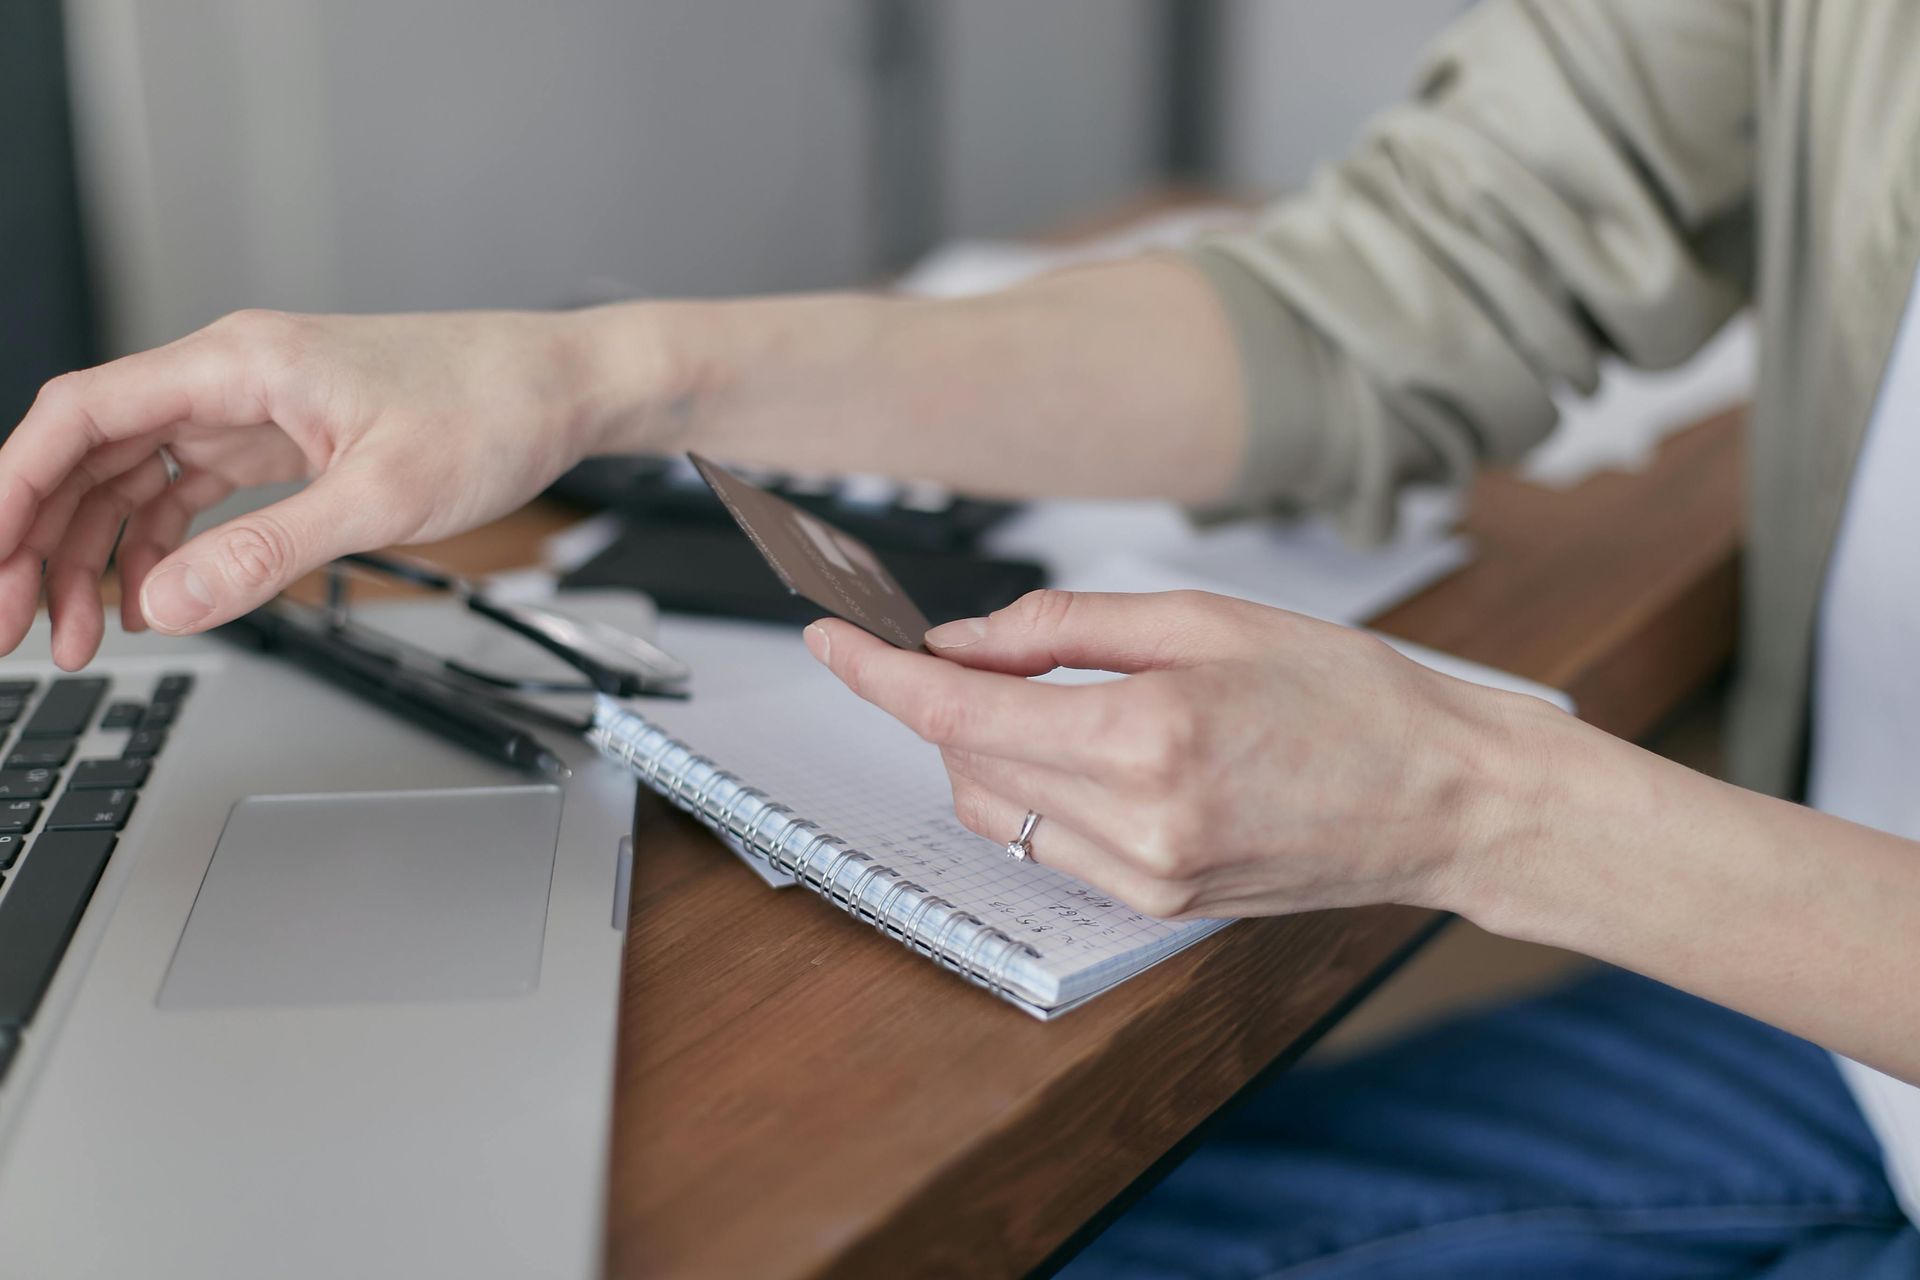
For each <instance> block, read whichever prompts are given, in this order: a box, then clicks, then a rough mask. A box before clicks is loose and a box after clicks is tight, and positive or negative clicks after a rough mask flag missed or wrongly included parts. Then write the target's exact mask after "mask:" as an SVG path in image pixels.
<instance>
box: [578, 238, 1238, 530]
mask: <svg viewBox="0 0 1920 1280" xmlns="http://www.w3.org/2000/svg"><path fill="white" fill-rule="evenodd" d="M580 324H581V330H580V332H581V333H582V334H583V340H584V342H585V344H586V350H587V351H588V353H589V354H588V356H587V357H586V361H585V367H586V369H587V371H588V372H587V375H586V381H587V384H588V385H589V386H590V387H591V388H592V389H593V390H592V391H591V393H590V397H589V398H590V404H589V407H588V413H589V415H590V416H591V418H592V422H591V424H590V427H589V429H588V431H587V438H589V439H591V440H593V441H594V442H595V447H596V448H597V449H600V450H604V451H635V452H640V451H646V452H668V451H674V450H679V449H688V448H692V449H698V450H703V451H710V452H712V453H715V454H717V455H720V456H721V457H725V458H734V459H739V460H742V461H751V462H757V463H762V464H765V465H770V466H776V467H782V468H791V469H796V470H820V471H872V472H879V473H882V474H888V475H893V476H898V477H902V478H909V479H921V480H929V481H933V482H936V483H939V484H943V485H947V486H949V487H952V488H955V489H958V490H962V491H964V492H968V493H974V494H981V495H988V496H998V497H1012V498H1019V497H1034V496H1040V495H1081V496H1103V497H1163V498H1172V499H1175V500H1178V501H1183V502H1191V503H1206V502H1209V501H1213V500H1217V499H1218V498H1220V497H1221V496H1222V495H1223V494H1225V493H1226V492H1227V491H1228V489H1229V488H1230V486H1231V484H1232V482H1233V480H1234V478H1235V475H1236V473H1237V470H1238V467H1239V465H1240V459H1241V454H1242V452H1243V449H1244V433H1245V425H1244V418H1245V413H1244V408H1243V404H1242V400H1243V394H1242V389H1241V377H1240V369H1239V361H1238V356H1237V353H1236V351H1235V348H1234V339H1233V336H1232V334H1231V332H1230V330H1229V328H1228V326H1227V324H1226V321H1225V319H1224V317H1223V315H1222V314H1221V311H1220V308H1219V304H1218V302H1217V301H1216V300H1215V298H1214V296H1213V292H1212V290H1211V288H1210V287H1209V286H1208V285H1207V283H1206V281H1205V280H1204V279H1203V278H1201V277H1200V276H1199V275H1198V274H1197V273H1196V272H1193V271H1192V270H1191V269H1190V268H1188V267H1186V266H1184V265H1182V264H1180V263H1178V262H1175V261H1171V260H1164V259H1145V260H1140V261H1136V262H1130V263H1123V264H1117V265H1113V266H1104V267H1095V268H1086V269H1081V270H1076V271H1070V272H1065V273H1062V274H1060V275H1056V276H1051V277H1047V278H1044V279H1042V280H1038V281H1035V282H1033V283H1031V284H1028V285H1024V286H1021V287H1018V288H1015V289H1010V290H1006V291H1004V292H1000V293H996V294H990V295H986V296H984V297H979V298H970V299H961V300H952V301H929V300H923V299H911V298H893V297H885V296H877V295H865V294H824V295H806V296H798V297H785V298H764V299H751V300H746V301H736V302H713V303H705V302H675V303H638V304H633V305H629V306H620V307H609V308H602V309H599V310H596V311H592V312H584V313H580ZM663 389H664V390H663Z"/></svg>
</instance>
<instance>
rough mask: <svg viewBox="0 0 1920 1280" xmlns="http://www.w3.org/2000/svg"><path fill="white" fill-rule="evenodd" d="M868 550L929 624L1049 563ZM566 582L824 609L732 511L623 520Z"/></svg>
mask: <svg viewBox="0 0 1920 1280" xmlns="http://www.w3.org/2000/svg"><path fill="white" fill-rule="evenodd" d="M716 501H717V500H716ZM722 514H723V516H724V514H725V512H724V509H722ZM875 551H876V553H877V554H878V555H879V557H880V559H881V560H882V561H883V562H884V563H885V564H886V566H887V568H888V569H889V570H890V571H891V572H892V574H893V576H894V577H895V578H897V579H898V580H899V583H900V585H901V587H902V588H904V589H905V591H906V592H907V594H909V595H910V596H911V597H912V598H913V600H914V601H915V602H916V603H917V604H918V605H919V606H920V608H921V610H922V611H923V612H924V613H925V614H926V615H927V617H928V619H929V620H931V621H932V622H934V623H936V624H937V623H941V622H950V621H952V620H953V619H955V618H970V617H978V616H980V615H982V614H986V613H991V612H992V611H993V610H995V609H998V608H1000V607H1001V606H1003V605H1007V604H1010V603H1012V602H1013V601H1015V600H1017V599H1019V598H1020V597H1021V596H1023V595H1025V594H1026V593H1027V592H1029V591H1031V590H1033V589H1034V588H1035V587H1040V586H1044V585H1045V583H1046V571H1045V570H1044V569H1042V568H1041V566H1039V565H1038V564H1034V563H1033V562H1031V561H1027V560H994V559H986V558H983V557H979V556H971V555H954V554H952V553H929V552H924V551H901V550H897V549H895V550H889V549H886V548H875ZM565 585H566V586H568V587H625V588H628V589H630V590H634V591H644V592H645V593H646V594H648V595H649V596H652V597H653V599H654V602H655V603H656V604H658V605H659V606H660V607H661V608H662V609H665V610H667V611H669V612H675V613H695V614H710V615H718V616H721V617H729V618H754V619H761V620H765V621H770V622H792V623H796V624H803V623H808V622H812V621H813V620H815V619H816V618H818V617H820V615H821V614H822V613H823V612H824V611H823V610H822V609H821V608H820V606H819V605H816V604H813V603H811V602H810V601H808V600H806V599H805V598H803V597H801V596H797V595H794V594H793V593H792V592H791V591H789V590H788V589H787V586H786V584H785V583H783V582H781V581H780V579H779V577H778V576H776V575H775V573H774V571H773V570H772V569H771V568H769V567H768V565H767V562H766V561H765V560H764V559H762V558H761V555H760V552H759V551H757V550H756V549H755V548H754V545H753V543H752V542H750V541H748V539H747V538H746V537H744V536H743V535H742V534H741V532H740V530H739V528H738V527H737V526H735V525H734V523H733V521H732V519H731V518H730V517H729V518H727V520H726V523H725V524H715V525H707V524H653V523H646V522H635V523H633V524H630V525H629V526H628V527H627V529H626V531H625V532H623V533H622V534H621V535H620V537H619V538H618V539H616V540H615V541H614V542H613V543H612V544H611V545H610V546H608V547H607V548H606V549H605V550H604V551H602V552H601V553H600V554H599V555H597V556H595V557H594V558H593V559H592V560H590V561H588V562H587V563H586V564H584V565H582V566H581V567H580V568H578V569H576V570H575V571H574V572H573V573H571V574H569V575H568V576H567V578H566V582H565Z"/></svg>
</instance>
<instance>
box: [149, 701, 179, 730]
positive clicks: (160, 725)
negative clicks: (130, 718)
mask: <svg viewBox="0 0 1920 1280" xmlns="http://www.w3.org/2000/svg"><path fill="white" fill-rule="evenodd" d="M179 710H180V704H179V703H177V702H156V703H154V704H153V705H152V706H150V707H148V708H147V713H146V714H145V715H143V716H141V717H140V727H141V728H142V729H166V728H170V727H172V725H173V717H174V716H175V715H176V714H178V712H179Z"/></svg>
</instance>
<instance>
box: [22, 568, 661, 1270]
mask: <svg viewBox="0 0 1920 1280" xmlns="http://www.w3.org/2000/svg"><path fill="white" fill-rule="evenodd" d="M412 607H413V608H420V607H421V606H412ZM406 614H407V609H406V608H404V607H403V608H400V609H398V610H396V611H394V612H393V613H392V615H391V616H390V617H389V619H388V621H389V622H390V623H394V624H395V626H396V629H401V630H404V629H405V621H404V620H405V617H406ZM421 616H422V617H425V616H427V615H426V614H424V613H423V614H422V615H421ZM429 629H430V628H429ZM46 652H47V647H46V634H45V623H44V620H43V621H42V622H41V623H40V624H38V625H37V627H36V630H35V632H34V633H33V634H32V635H31V636H30V637H29V638H28V641H27V643H26V644H25V645H23V646H22V648H21V650H20V651H19V656H16V657H14V658H10V659H7V660H5V661H3V662H0V686H4V685H5V683H6V682H9V681H29V680H30V681H33V682H35V685H36V688H37V690H38V692H37V693H35V694H33V695H29V696H28V698H27V699H26V702H25V704H24V705H23V707H22V709H21V712H20V715H19V717H18V718H17V719H16V722H15V724H14V725H13V726H12V728H11V729H10V730H9V732H8V737H7V740H6V748H5V750H6V752H7V754H8V755H9V756H11V755H12V754H13V753H14V752H15V751H16V750H18V749H19V748H20V746H21V744H22V742H23V739H22V736H21V735H22V730H23V728H24V726H25V725H26V724H27V723H28V722H29V720H30V719H31V717H32V716H33V715H34V707H35V706H36V705H37V703H36V701H35V700H36V699H37V698H40V697H44V696H45V690H46V689H47V688H48V687H50V683H51V682H52V681H54V680H57V679H60V678H62V677H63V675H64V673H61V672H58V671H57V670H56V669H54V668H53V667H52V665H51V664H50V663H48V662H46V661H36V660H34V655H36V654H37V655H42V656H44V655H45V654H46ZM79 674H80V675H82V676H87V677H105V678H107V679H108V680H109V681H110V682H111V687H110V688H109V689H108V690H107V691H106V692H105V695H104V697H103V698H102V700H101V703H100V707H101V710H100V711H97V712H96V713H95V714H94V715H92V717H91V723H92V724H93V725H94V726H96V727H90V728H89V729H87V731H86V733H85V735H84V736H83V737H82V738H81V739H80V741H79V743H78V748H77V750H75V751H74V753H73V756H72V760H73V761H75V762H77V761H82V760H87V759H96V758H97V759H119V758H120V757H121V756H122V754H123V752H124V751H125V749H126V746H127V744H128V741H129V737H130V733H131V732H133V731H132V730H128V729H113V730H106V729H101V728H99V727H97V725H98V723H99V722H100V720H101V719H102V716H103V715H104V714H105V708H107V707H108V706H110V705H111V704H115V703H121V702H132V703H141V704H144V703H147V702H148V701H149V700H150V698H151V697H152V695H153V692H154V690H155V687H156V685H157V684H158V682H159V681H160V680H161V679H162V678H163V677H165V676H167V675H170V674H183V675H188V676H190V677H191V689H190V691H189V693H188V694H187V695H186V696H185V697H184V699H183V700H181V701H180V702H179V703H177V704H176V705H177V706H178V713H177V716H176V718H175V720H174V722H173V723H172V725H171V726H170V727H168V728H166V730H165V745H164V746H163V747H162V749H161V750H160V751H159V753H158V754H157V755H155V756H154V757H152V759H151V764H150V769H149V774H148V777H147V779H146V780H145V782H144V784H143V785H141V786H140V787H139V788H138V791H137V795H136V796H134V797H132V799H131V805H132V807H131V809H130V811H129V813H128V816H127V818H126V821H125V825H124V827H123V828H122V829H121V830H120V831H119V835H118V842H117V845H116V846H115V847H114V850H113V852H112V855H111V857H110V859H109V860H108V861H107V863H106V866H105V870H104V872H103V873H102V874H101V876H100V878H99V881H98V884H97V887H96V888H95V889H94V890H93V892H92V894H91V897H90V900H88V901H87V903H86V905H85V908H84V914H83V915H81V917H80V919H79V924H78V927H77V929H76V930H75V931H74V933H73V935H72V941H71V943H70V945H69V946H68V947H67V949H66V952H65V954H64V957H63V958H62V959H61V960H60V962H59V964H58V968H57V969H56V970H54V976H53V978H52V981H51V983H50V984H49V985H48V986H47V987H46V988H45V993H44V996H42V997H41V998H40V1000H39V1003H38V1007H37V1009H36V1010H35V1011H34V1012H33V1014H32V1016H31V1018H30V1020H28V1021H27V1022H26V1024H25V1027H24V1030H23V1031H22V1032H21V1033H20V1034H19V1035H18V1037H17V1040H16V1043H15V1045H14V1048H13V1052H12V1054H11V1060H10V1063H9V1064H8V1066H7V1068H6V1072H5V1076H4V1078H3V1079H0V1276H4V1277H6V1278H7V1280H12V1278H13V1277H21V1278H23V1280H28V1278H30V1280H57V1278H60V1277H114V1278H115V1280H119V1278H121V1277H133V1276H138V1277H144V1278H148V1280H161V1278H163V1277H176V1276H177V1277H193V1278H194V1280H215V1278H219V1277H229V1276H231V1277H248V1278H250V1280H251V1278H253V1277H268V1276H273V1277H283V1276H284V1277H306V1276H313V1277H329V1278H332V1277H340V1276H355V1277H370V1276H410V1277H412V1276H460V1277H489V1276H503V1277H504V1276H511V1277H516V1278H517V1277H527V1276H542V1277H549V1276H552V1277H565V1276H579V1275H588V1274H593V1273H595V1272H596V1271H597V1270H598V1264H599V1256H600V1239H601V1215H602V1200H603V1184H604V1177H605V1169H606V1140H607V1131H608V1120H609V1112H610V1089H611V1072H612V1061H613V1048H614V1032H615V1015H616V1011H617V1000H618V989H619V975H620V954H621V944H622V938H623V932H622V930H621V929H620V928H619V927H617V925H618V924H619V923H620V920H621V919H622V917H623V913H622V912H621V911H620V910H619V909H618V907H617V904H616V894H617V892H623V889H621V887H620V886H623V885H624V868H623V867H621V866H620V865H619V864H620V860H621V857H622V854H621V850H620V844H621V838H622V837H623V836H624V835H625V834H626V833H627V832H628V830H629V826H630V821H631V814H632V802H633V786H634V784H633V781H632V779H631V777H630V776H628V775H625V774H624V773H623V772H622V771H621V770H619V769H617V768H615V767H613V766H611V765H608V764H605V763H603V762H601V761H600V760H598V759H597V757H595V756H594V755H593V753H592V751H591V749H589V748H587V747H586V746H584V745H583V744H581V743H579V742H578V741H577V740H571V739H568V738H566V737H565V736H564V735H562V734H559V733H556V732H543V733H542V735H541V736H542V737H543V739H544V740H545V741H547V742H548V743H549V745H551V746H553V747H555V748H557V749H558V750H560V752H561V754H562V755H563V756H564V757H566V759H567V760H568V762H569V764H571V765H572V767H573V776H572V777H571V778H570V779H569V780H567V781H566V782H564V783H562V784H551V783H547V782H545V781H543V780H541V779H539V778H535V777H530V776H529V775H526V774H522V773H518V772H514V771H511V770H509V769H506V768H504V767H502V766H496V765H494V764H491V763H489V762H487V761H485V760H484V759H481V758H479V757H476V756H473V755H470V754H468V753H466V752H464V751H462V750H460V749H458V748H456V747H453V746H450V745H448V744H446V743H444V742H442V741H440V740H439V739H437V738H435V737H433V736H430V735H428V734H426V733H424V732H422V731H420V730H417V729H415V728H412V727H409V726H408V725H407V724H405V723H404V722H403V721H400V720H398V719H395V718H393V717H390V716H388V715H386V714H384V713H383V712H381V711H379V710H377V709H375V708H373V707H370V706H367V705H363V704H362V703H360V702H358V701H357V700H354V699H351V698H349V697H347V696H345V695H343V694H341V693H339V692H337V691H335V690H334V689H333V688H331V687H329V686H327V685H324V684H321V683H319V682H317V681H315V680H313V679H312V678H310V677H307V676H304V675H301V674H298V673H296V672H294V671H293V670H291V669H289V668H287V667H285V666H283V665H280V664H278V663H276V662H271V661H269V660H266V659H263V658H259V657H256V656H252V655H249V654H246V653H243V652H241V651H239V650H237V649H233V648H230V647H228V646H226V645H224V644H221V643H219V642H216V641H208V640H193V641H179V640H169V639H163V638H155V637H144V636H125V635H122V634H120V633H119V632H118V631H117V629H112V628H110V633H109V638H108V641H107V644H106V647H105V651H104V653H103V656H102V657H101V658H100V659H99V660H97V661H96V662H95V663H94V664H93V665H92V666H91V667H89V668H88V669H87V670H86V671H84V672H81V673H79ZM118 714H119V715H120V716H121V717H123V718H124V717H126V716H129V715H131V714H132V711H131V710H123V711H122V712H121V713H118ZM74 769H75V764H74V763H68V764H67V765H65V766H64V768H63V770H62V774H63V776H62V777H60V778H59V779H58V780H57V782H56V784H55V785H53V786H52V787H51V794H50V795H49V796H48V797H46V799H45V800H44V802H43V803H44V804H45V805H46V806H47V810H46V812H45V813H43V814H42V815H41V817H40V818H39V824H40V825H39V827H37V828H36V829H35V830H33V831H30V832H28V833H27V834H26V835H25V837H24V846H23V847H24V851H23V852H19V853H17V854H16V856H15V859H14V865H13V866H12V868H11V869H10V870H6V871H0V877H4V879H0V920H4V919H5V918H6V915H7V911H6V906H7V895H8V894H11V893H14V892H16V890H18V888H19V886H20V885H21V884H22V883H24V882H26V879H25V878H26V877H27V876H28V875H30V874H31V873H32V870H33V868H32V863H33V860H34V859H35V858H36V857H40V856H42V852H41V850H40V848H39V847H38V844H37V842H38V841H39V840H41V839H43V838H45V837H46V835H47V831H46V825H47V823H48V822H49V821H50V819H51V815H52V812H53V806H56V805H58V804H59V803H60V802H61V801H60V797H61V796H62V794H63V792H64V791H65V790H66V788H68V787H69V786H70V785H71V782H72V778H71V777H70V776H67V775H71V774H72V773H73V772H74ZM22 785H23V786H27V785H28V784H26V783H22ZM29 789H31V788H30V787H29ZM93 794H96V795H100V796H102V797H103V799H102V800H101V802H100V803H101V804H102V805H106V806H108V807H109V808H110V804H111V802H110V801H108V800H106V799H105V798H104V797H105V795H106V793H105V792H95V793H93ZM120 799H121V801H122V802H125V801H126V800H127V799H128V797H125V796H123V797H121V798H120ZM88 803H90V802H88ZM64 812H67V813H68V815H69V818H70V819H71V816H72V813H73V811H71V810H69V811H64ZM60 847H66V846H61V845H58V843H57V842H56V843H55V844H54V845H50V846H49V850H51V851H57V849H58V848H60ZM216 850H218V853H217V855H216ZM44 881H45V883H48V884H50V883H52V880H51V878H50V877H46V878H44ZM617 882H618V883H617ZM621 905H623V904H621ZM6 945H7V944H6V940H5V939H4V938H0V957H4V955H5V954H6ZM4 963H5V962H4V959H0V964H4ZM13 977H14V978H15V979H17V978H18V977H19V975H18V974H15V975H13ZM5 981H6V978H5V975H0V986H3V985H4V984H5Z"/></svg>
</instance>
